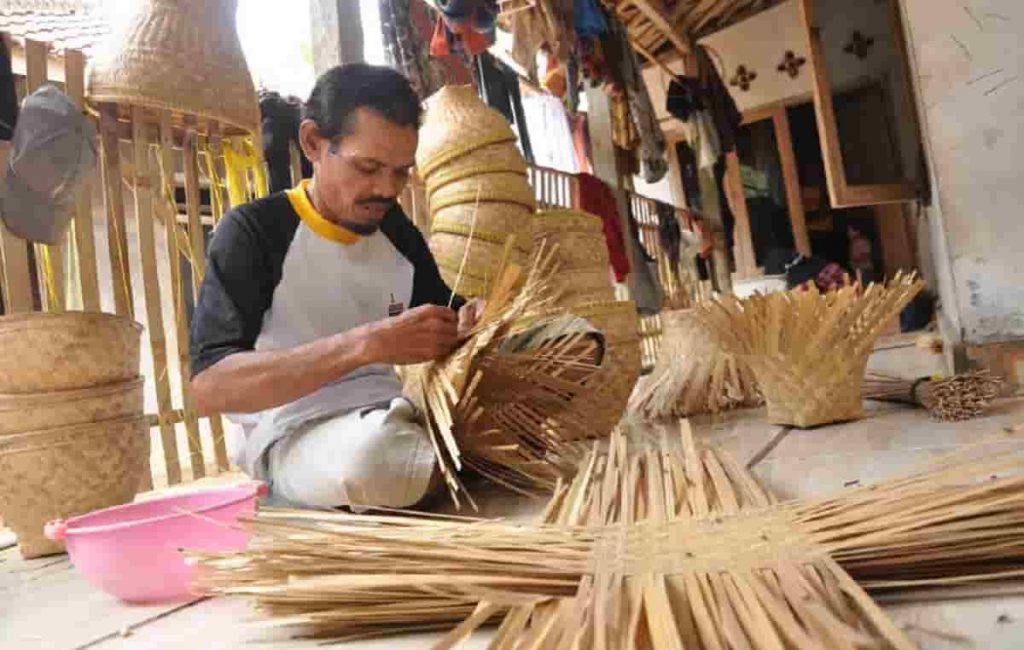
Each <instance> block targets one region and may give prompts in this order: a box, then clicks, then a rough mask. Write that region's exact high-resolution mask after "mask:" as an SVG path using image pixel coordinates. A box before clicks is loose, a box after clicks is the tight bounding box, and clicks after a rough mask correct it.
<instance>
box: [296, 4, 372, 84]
mask: <svg viewBox="0 0 1024 650" xmlns="http://www.w3.org/2000/svg"><path fill="white" fill-rule="evenodd" d="M359 5H360V3H359V2H354V1H353V0H311V2H310V3H309V17H310V23H311V26H312V36H313V69H314V70H316V73H317V74H318V75H320V74H323V73H324V72H326V71H327V70H329V69H330V68H332V67H334V66H336V65H341V64H343V63H358V62H360V61H362V60H363V21H362V16H361V15H360V12H359Z"/></svg>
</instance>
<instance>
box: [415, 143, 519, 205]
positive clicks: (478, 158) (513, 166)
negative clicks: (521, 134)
mask: <svg viewBox="0 0 1024 650" xmlns="http://www.w3.org/2000/svg"><path fill="white" fill-rule="evenodd" d="M497 173H512V174H519V175H520V176H526V173H527V165H526V161H525V160H523V156H522V154H521V153H519V149H518V148H517V147H516V145H515V143H514V142H498V143H496V144H489V145H487V146H485V147H481V148H479V149H475V150H473V151H471V152H469V153H467V154H465V155H463V156H460V157H458V158H455V159H454V160H452V161H451V162H449V163H448V164H446V165H443V166H441V167H440V168H438V169H437V170H436V171H434V172H433V173H432V174H431V175H430V177H429V182H428V183H427V193H428V194H431V193H433V192H436V191H437V190H439V189H441V188H442V187H444V186H446V185H448V184H450V183H455V182H457V181H461V180H464V179H466V178H469V177H471V176H478V175H480V174H497Z"/></svg>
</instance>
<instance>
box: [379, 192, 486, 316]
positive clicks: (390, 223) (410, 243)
mask: <svg viewBox="0 0 1024 650" xmlns="http://www.w3.org/2000/svg"><path fill="white" fill-rule="evenodd" d="M380 229H381V232H383V233H384V234H385V235H386V236H387V238H388V239H390V240H391V243H392V244H394V246H395V248H397V249H398V252H400V253H401V254H402V255H403V256H404V257H405V259H407V260H409V261H410V262H411V263H412V266H413V269H414V275H413V281H412V304H411V305H409V306H410V307H418V306H419V305H440V306H442V307H444V306H447V305H448V301H449V300H450V299H451V295H452V290H451V289H450V288H449V287H448V285H447V284H445V282H444V280H443V279H442V278H441V271H440V270H438V268H437V262H436V261H435V260H434V256H433V254H432V253H431V252H430V248H428V247H427V242H426V240H425V239H423V234H422V233H420V231H419V228H417V227H416V226H415V225H414V224H413V223H412V221H410V220H409V217H407V216H405V212H403V211H402V208H400V207H397V206H396V207H395V208H394V209H393V210H391V211H390V212H388V214H387V216H385V217H384V221H383V222H382V223H381V227H380ZM464 304H466V299H465V298H463V297H462V296H460V295H458V294H456V296H455V299H454V300H452V308H453V309H455V310H458V309H461V308H462V306H463V305H464Z"/></svg>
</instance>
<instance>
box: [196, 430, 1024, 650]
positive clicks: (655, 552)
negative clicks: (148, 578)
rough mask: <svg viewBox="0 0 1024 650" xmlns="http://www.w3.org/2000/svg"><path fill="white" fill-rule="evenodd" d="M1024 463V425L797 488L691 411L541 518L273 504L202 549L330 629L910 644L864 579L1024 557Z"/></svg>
mask: <svg viewBox="0 0 1024 650" xmlns="http://www.w3.org/2000/svg"><path fill="white" fill-rule="evenodd" d="M1022 467H1024V441H1022V440H1021V439H1020V438H1017V437H1012V436H1005V437H1001V438H997V439H993V440H991V441H987V442H985V443H983V444H980V445H978V446H977V447H974V448H972V449H971V450H969V452H966V453H965V452H963V451H961V452H959V453H958V454H957V455H956V456H951V457H948V458H943V459H939V460H938V461H936V462H934V463H933V464H931V465H930V466H928V467H926V468H924V469H923V470H921V471H920V472H918V473H915V474H911V475H910V476H908V477H906V478H898V479H893V480H889V481H885V482H883V483H880V484H878V485H874V486H869V487H864V488H859V489H855V490H850V491H848V492H844V493H843V494H841V495H839V496H837V497H833V498H830V499H824V500H819V501H809V502H797V503H787V504H780V503H778V502H777V500H776V499H775V498H774V497H773V496H772V495H771V494H770V493H768V492H766V491H765V490H764V489H763V488H761V487H760V486H759V485H758V484H757V482H756V481H755V480H754V479H753V477H752V476H751V475H750V474H749V472H747V471H746V470H745V469H744V468H743V467H742V466H740V465H739V464H738V463H736V462H735V461H733V460H732V459H730V458H729V456H728V455H727V454H724V453H722V452H721V451H719V450H716V449H714V448H713V447H707V446H704V445H700V444H698V443H696V442H695V441H694V439H693V436H692V434H691V432H690V429H689V426H688V424H687V423H686V422H685V421H684V422H683V423H682V424H681V429H680V431H679V433H678V434H675V433H673V432H671V431H669V430H668V429H666V428H662V429H660V430H653V429H650V428H644V429H641V430H639V431H637V432H633V433H632V435H631V436H630V437H628V438H627V437H626V436H624V435H616V436H614V437H613V438H612V439H610V441H609V442H608V444H607V445H605V446H603V447H601V448H599V447H596V446H595V449H594V450H593V451H592V453H591V454H589V456H588V457H587V459H586V460H585V461H584V462H583V463H582V464H581V465H580V468H579V472H578V473H577V475H576V478H575V479H574V480H573V481H572V483H571V484H569V485H567V486H565V487H562V488H560V489H558V490H557V491H556V493H555V495H554V497H553V498H552V500H551V502H550V503H549V505H548V507H547V508H546V510H545V512H544V513H543V515H542V516H541V518H540V523H538V524H537V525H514V524H511V523H507V522H500V521H497V522H492V521H482V520H474V519H460V518H450V517H434V518H429V519H424V518H409V517H395V516H383V517H364V516H356V515H349V514H343V513H330V514H327V513H315V512H304V513H300V512H287V511H274V512H265V513H261V514H260V515H258V516H257V517H256V518H255V519H254V520H253V521H251V522H250V524H249V525H251V526H252V527H253V529H254V531H255V533H256V542H255V543H254V545H253V546H252V548H250V549H249V550H247V551H245V552H242V553H236V554H221V555H218V554H208V555H204V556H200V557H199V558H198V559H199V562H200V565H201V571H200V576H201V582H200V584H201V586H202V587H203V589H205V590H206V591H207V592H209V593H215V594H238V595H248V596H254V597H255V598H256V600H257V602H258V604H259V606H260V607H261V609H263V610H264V611H266V612H268V613H269V614H271V615H274V616H276V617H277V618H276V620H275V623H276V624H278V625H284V626H287V627H291V628H293V629H295V630H296V631H298V632H299V633H302V634H309V635H313V636H327V637H341V638H353V637H360V636H366V635H376V634H383V633H387V631H388V628H389V626H395V627H396V628H398V629H427V628H428V627H430V628H433V627H435V626H440V625H443V624H445V622H447V624H449V625H450V624H451V622H452V621H454V620H456V619H457V618H458V617H459V615H460V614H463V615H465V619H464V620H463V622H462V623H461V624H459V625H457V626H456V627H454V628H453V629H452V631H451V632H450V633H449V634H448V636H446V637H445V638H444V639H443V640H442V641H441V642H440V643H438V644H437V645H436V646H435V647H438V648H448V647H453V646H454V645H456V644H457V643H458V642H459V641H461V640H463V639H465V638H466V637H467V636H468V635H469V634H470V633H471V632H472V631H473V630H475V629H477V628H479V627H480V626H481V625H483V624H484V623H486V622H488V621H490V620H492V619H494V618H495V617H496V616H500V617H501V622H500V624H499V626H498V628H497V630H496V632H495V635H494V637H493V640H492V643H491V647H492V648H525V647H579V648H655V649H661V648H684V647H685V648H722V649H725V648H789V647H798V648H822V647H827V648H854V647H862V646H873V647H886V648H909V647H913V646H912V644H911V643H910V641H909V640H908V639H907V638H906V637H905V636H904V635H903V633H902V632H901V631H900V630H899V629H898V628H897V627H896V626H895V625H894V624H893V623H892V622H891V621H890V620H889V619H888V618H887V617H886V616H885V615H884V614H883V613H882V612H881V610H880V609H879V608H878V606H877V605H875V604H874V602H873V601H872V600H871V599H870V598H869V597H868V596H867V595H866V594H865V592H864V591H863V590H862V585H858V584H857V582H855V581H854V579H855V578H856V579H858V580H861V581H862V582H863V585H866V586H870V587H872V588H877V589H894V588H900V587H904V586H912V585H931V584H960V583H964V582H976V581H985V580H994V579H1000V578H1007V577H1015V576H1019V575H1021V574H1022V573H1024V533H1022V532H1021V531H1022V530H1024V527H1022V524H1024V476H1021V475H1020V474H1021V472H1020V469H1021V468H1022ZM470 608H471V611H470V612H469V613H468V614H467V613H466V612H467V610H469V609H470Z"/></svg>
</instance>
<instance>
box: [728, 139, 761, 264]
mask: <svg viewBox="0 0 1024 650" xmlns="http://www.w3.org/2000/svg"><path fill="white" fill-rule="evenodd" d="M725 163H726V173H725V184H726V194H727V196H728V197H729V199H730V201H729V202H730V203H731V204H732V213H733V215H734V216H735V217H736V228H735V231H734V232H735V235H734V238H733V239H734V241H735V242H736V243H735V246H734V248H733V250H734V252H735V256H736V272H737V274H738V275H739V277H741V278H752V277H754V276H755V275H757V254H756V252H755V250H754V236H753V231H752V230H751V227H750V210H748V209H747V196H746V192H745V191H744V189H743V170H742V168H741V167H740V157H739V154H737V153H736V152H735V151H731V152H729V153H727V154H726V155H725Z"/></svg>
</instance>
